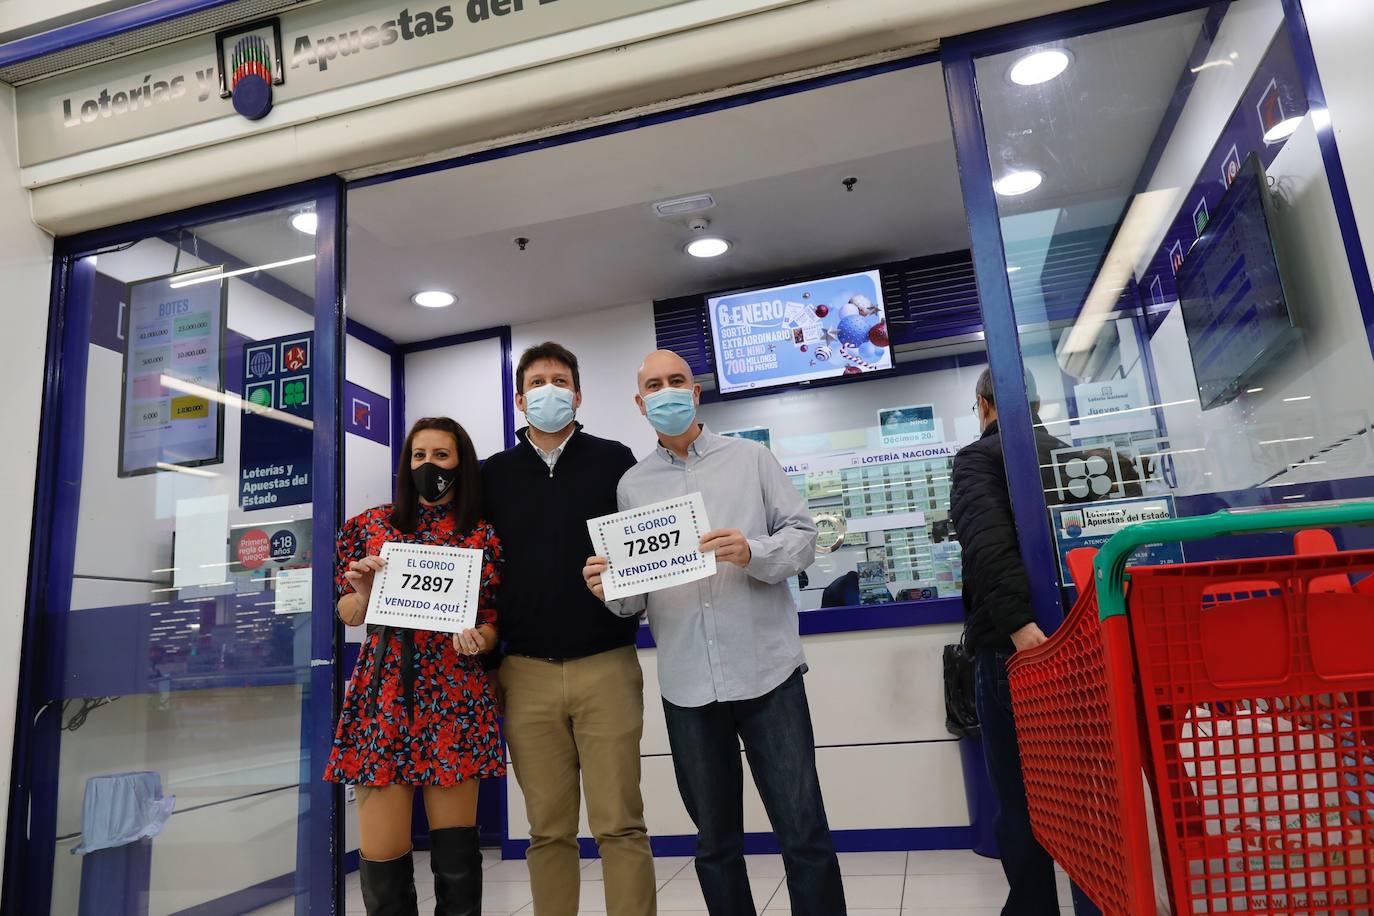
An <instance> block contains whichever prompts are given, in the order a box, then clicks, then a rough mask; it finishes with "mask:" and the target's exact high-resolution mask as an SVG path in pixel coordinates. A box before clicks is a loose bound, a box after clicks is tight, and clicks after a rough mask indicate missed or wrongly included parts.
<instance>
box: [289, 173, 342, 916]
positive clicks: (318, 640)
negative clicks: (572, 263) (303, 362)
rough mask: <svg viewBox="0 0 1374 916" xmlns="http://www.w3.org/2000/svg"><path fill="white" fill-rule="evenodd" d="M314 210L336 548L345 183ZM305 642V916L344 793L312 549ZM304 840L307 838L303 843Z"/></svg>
mask: <svg viewBox="0 0 1374 916" xmlns="http://www.w3.org/2000/svg"><path fill="white" fill-rule="evenodd" d="M320 191H321V193H320V195H319V197H318V198H317V199H316V202H315V212H316V213H318V214H319V231H318V232H317V233H316V235H315V254H316V258H315V366H314V370H315V371H314V385H315V392H316V395H315V397H316V401H315V403H316V405H317V406H316V409H315V417H314V421H315V435H314V457H313V461H312V474H313V477H314V480H313V482H312V487H311V490H312V497H313V504H314V505H313V508H314V521H313V525H312V537H313V538H314V543H315V544H320V545H324V544H333V543H334V541H335V537H336V534H337V532H338V530H339V503H340V500H341V488H342V485H343V473H342V470H343V468H342V463H343V451H344V450H343V448H341V443H342V439H343V436H342V433H341V431H340V430H341V427H340V422H339V420H340V406H341V405H340V400H341V399H340V397H339V394H340V387H341V383H342V378H343V363H342V355H343V346H344V329H343V321H342V315H343V279H342V277H343V240H344V237H345V229H346V222H345V213H344V205H345V200H344V188H343V182H341V181H338V180H334V181H331V182H329V183H328V184H327V185H326V186H324V187H322V188H321V189H320ZM311 566H312V568H313V569H314V578H313V604H314V608H315V610H314V611H313V612H312V613H311V619H310V623H311V634H310V643H311V648H310V675H309V679H310V680H309V688H308V689H309V693H308V695H307V697H306V701H305V703H303V704H302V710H301V715H302V723H303V730H302V734H301V750H302V760H301V805H302V812H301V833H299V834H298V835H297V836H298V838H297V854H298V856H302V857H304V860H303V864H304V866H305V867H304V868H303V869H302V868H298V869H297V872H296V886H297V888H298V889H299V890H301V891H304V893H303V894H302V895H300V896H298V897H297V903H296V911H297V912H298V913H302V914H304V913H308V912H310V909H311V902H312V901H321V902H323V901H331V902H337V901H339V900H342V899H343V878H342V875H341V874H340V872H339V868H338V865H339V860H338V852H339V850H340V848H341V846H342V840H343V834H342V819H341V818H340V817H339V812H340V810H341V809H342V801H343V789H342V788H341V787H340V786H338V785H336V784H334V783H327V782H325V781H324V778H323V777H324V765H325V763H326V761H327V760H328V759H329V752H330V750H331V748H332V747H333V743H334V742H333V737H334V724H335V722H336V721H337V717H338V712H339V703H340V697H341V693H340V691H339V677H340V674H339V659H338V655H339V653H338V651H337V650H338V648H339V646H340V645H341V643H342V642H343V628H342V625H341V623H340V621H339V619H338V617H337V616H336V615H335V614H334V555H333V551H332V550H320V549H316V550H315V552H314V554H313V560H312V563H311ZM301 837H307V838H308V839H307V840H306V841H305V842H301V839H300V838H301Z"/></svg>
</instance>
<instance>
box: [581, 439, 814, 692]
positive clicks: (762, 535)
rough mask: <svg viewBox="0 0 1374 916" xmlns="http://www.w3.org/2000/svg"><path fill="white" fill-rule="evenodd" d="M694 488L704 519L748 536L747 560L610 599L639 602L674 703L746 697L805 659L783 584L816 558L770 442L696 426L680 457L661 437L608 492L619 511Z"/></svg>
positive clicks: (622, 605) (809, 525)
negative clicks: (660, 587) (683, 581)
mask: <svg viewBox="0 0 1374 916" xmlns="http://www.w3.org/2000/svg"><path fill="white" fill-rule="evenodd" d="M696 492H700V493H701V495H702V499H703V501H704V502H705V504H706V516H707V519H708V520H709V522H710V525H711V527H712V528H737V529H739V530H740V531H741V532H742V533H743V534H744V536H745V538H746V539H747V540H748V541H749V551H750V554H751V558H750V560H749V564H748V566H746V567H744V568H741V567H739V566H737V565H735V564H733V563H719V564H718V565H717V567H716V574H715V575H714V576H712V577H710V578H709V579H701V580H698V581H696V582H689V583H686V584H684V585H677V586H673V587H672V588H666V589H663V590H661V591H657V592H651V593H649V594H648V595H638V596H635V597H632V598H624V599H620V600H618V601H611V602H608V604H609V606H610V608H611V609H612V610H613V611H615V612H616V613H618V614H622V615H624V616H632V615H636V614H639V613H640V612H641V611H643V610H644V609H645V608H646V607H647V609H648V612H649V613H648V617H649V629H650V630H651V631H652V632H653V634H654V642H655V643H657V645H658V679H659V688H660V690H661V691H662V693H663V698H664V699H666V700H667V701H668V702H670V703H672V704H674V705H675V706H704V705H706V704H708V703H715V702H725V701H733V700H749V699H754V698H755V697H760V696H763V695H764V694H765V693H768V692H769V691H770V690H772V689H773V688H775V687H777V686H778V685H779V684H781V683H782V682H783V681H785V680H786V679H787V678H788V677H789V676H791V674H792V672H793V671H796V670H797V669H798V668H805V666H806V656H805V655H804V653H803V652H802V644H801V636H800V635H799V633H798V631H797V605H796V602H795V601H793V599H792V593H791V590H790V589H789V588H788V585H787V580H788V579H789V578H790V577H792V576H795V575H797V574H798V573H799V572H801V571H802V570H804V569H806V568H807V567H808V566H810V565H811V564H812V562H814V561H815V558H816V524H815V522H814V521H812V519H811V513H810V512H808V511H807V508H806V502H805V500H803V499H802V495H801V493H800V492H798V490H797V488H796V487H794V486H793V485H792V482H791V481H790V480H788V478H787V475H786V474H785V473H784V472H783V469H782V466H781V465H780V464H778V460H777V459H776V458H774V457H773V453H772V452H770V451H769V450H768V449H766V448H764V447H763V446H762V445H759V444H758V443H757V442H752V441H749V440H747V439H737V438H732V437H728V436H718V435H716V434H715V433H713V432H711V431H710V430H708V429H706V428H705V427H704V426H703V427H702V428H701V433H700V435H699V436H698V437H697V438H696V440H695V441H693V442H692V444H691V446H690V448H689V449H688V452H687V459H686V460H685V461H684V460H683V459H682V458H680V457H678V456H677V455H676V454H674V453H673V452H672V451H670V450H668V449H666V448H663V447H661V446H660V447H659V448H657V449H655V450H654V452H653V453H652V454H650V455H648V456H647V457H646V458H644V459H643V460H642V461H640V462H639V464H637V465H635V466H634V467H633V468H631V469H630V470H629V471H628V472H627V473H626V474H625V476H624V477H623V478H622V479H621V481H620V487H619V489H618V491H617V494H616V495H617V499H618V501H619V505H620V509H621V511H624V510H627V509H634V508H638V507H639V506H645V505H649V504H651V503H656V502H661V501H663V500H665V499H673V498H675V497H678V496H687V495H690V494H692V493H696Z"/></svg>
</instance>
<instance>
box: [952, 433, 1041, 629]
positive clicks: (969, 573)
mask: <svg viewBox="0 0 1374 916" xmlns="http://www.w3.org/2000/svg"><path fill="white" fill-rule="evenodd" d="M1035 424H1036V425H1035V450H1036V452H1037V453H1038V455H1039V459H1040V470H1041V479H1042V481H1043V482H1044V483H1043V485H1044V488H1045V490H1046V491H1047V492H1046V494H1045V495H1046V497H1047V499H1048V500H1049V501H1050V502H1054V501H1055V500H1054V499H1053V498H1052V494H1051V493H1050V492H1048V491H1050V490H1051V489H1052V481H1053V475H1052V474H1051V473H1050V472H1049V469H1048V468H1047V466H1048V465H1049V464H1050V463H1051V453H1052V452H1053V451H1054V450H1056V449H1061V448H1068V446H1067V445H1065V444H1064V443H1063V442H1061V441H1060V440H1058V439H1056V438H1055V437H1054V436H1052V435H1050V434H1049V432H1048V431H1047V430H1046V429H1045V428H1044V427H1043V426H1041V425H1040V418H1039V417H1036V418H1035ZM951 477H952V479H951V481H950V507H949V512H950V518H951V520H952V521H953V522H954V531H955V535H956V536H957V537H958V539H959V545H960V547H961V548H962V551H963V566H964V640H965V642H966V644H967V646H968V649H969V651H970V652H976V651H977V650H978V649H981V648H985V647H988V646H993V647H996V648H1005V649H1011V648H1012V643H1011V638H1010V637H1011V634H1012V633H1015V632H1016V631H1017V630H1019V629H1021V628H1022V627H1024V626H1025V625H1026V624H1028V623H1035V613H1034V612H1033V611H1032V610H1031V602H1030V579H1029V577H1028V576H1027V574H1026V567H1025V565H1024V564H1023V563H1022V562H1021V549H1020V544H1019V542H1018V540H1017V537H1016V523H1015V521H1014V520H1013V519H1012V514H1011V496H1010V494H1009V493H1008V491H1007V471H1006V465H1005V464H1004V463H1003V460H1002V435H1001V433H1000V432H998V428H997V423H996V421H993V422H992V423H990V424H989V425H988V428H987V429H986V430H984V432H983V435H982V438H980V439H979V440H978V441H977V442H974V443H972V444H970V445H966V446H964V447H963V448H962V449H960V450H959V454H957V455H955V456H954V470H953V472H952V474H951ZM1046 574H1048V575H1057V572H1056V571H1054V570H1046Z"/></svg>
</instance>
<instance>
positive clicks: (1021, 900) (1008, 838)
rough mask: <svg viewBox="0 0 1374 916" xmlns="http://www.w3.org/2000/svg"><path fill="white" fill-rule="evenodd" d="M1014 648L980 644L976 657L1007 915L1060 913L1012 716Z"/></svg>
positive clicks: (977, 694)
mask: <svg viewBox="0 0 1374 916" xmlns="http://www.w3.org/2000/svg"><path fill="white" fill-rule="evenodd" d="M1009 658H1011V653H1010V652H1005V651H1002V650H1000V649H986V648H985V649H980V650H978V655H977V656H976V657H975V659H974V662H973V667H974V699H975V702H976V703H977V705H978V722H979V724H980V725H981V726H982V734H983V756H984V758H985V759H986V760H987V767H988V776H989V777H990V778H991V779H992V787H993V790H994V791H995V792H996V793H997V800H998V802H999V803H1000V804H1001V807H1002V810H1001V812H1000V813H999V814H998V815H997V825H996V832H997V845H998V846H999V847H1000V849H1001V853H1002V870H1003V871H1004V872H1006V874H1007V883H1008V884H1009V885H1011V892H1010V893H1009V894H1008V895H1007V902H1006V905H1005V906H1003V907H1002V916H1059V892H1058V889H1057V888H1056V887H1055V878H1054V860H1053V859H1052V858H1050V854H1049V853H1048V852H1046V851H1045V849H1044V847H1043V846H1041V845H1040V843H1039V842H1038V841H1037V840H1036V839H1035V837H1034V836H1033V835H1032V834H1031V821H1030V809H1029V808H1028V807H1027V804H1026V781H1025V778H1024V777H1023V776H1022V775H1021V749H1020V748H1019V747H1018V746H1017V744H1016V723H1015V721H1014V720H1013V719H1012V716H1011V686H1010V685H1009V684H1008V683H1007V660H1008V659H1009Z"/></svg>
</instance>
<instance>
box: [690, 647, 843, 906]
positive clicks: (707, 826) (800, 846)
mask: <svg viewBox="0 0 1374 916" xmlns="http://www.w3.org/2000/svg"><path fill="white" fill-rule="evenodd" d="M663 711H664V714H665V716H666V717H667V721H668V743H669V745H670V746H671V748H672V751H673V769H674V770H675V771H676V773H677V786H678V791H679V792H681V793H682V802H683V804H684V805H686V806H687V813H688V814H690V815H691V816H692V822H693V823H694V824H696V826H697V860H696V865H697V878H698V880H700V882H701V891H702V894H703V895H704V896H705V898H706V908H707V910H709V911H710V913H711V916H755V913H756V910H755V909H754V898H753V895H752V894H751V893H750V891H749V880H748V875H747V874H746V873H745V870H744V769H743V766H742V764H741V763H740V754H739V742H740V740H741V739H742V740H743V741H744V753H745V756H747V757H748V758H749V769H750V771H752V773H753V775H754V785H755V786H757V787H758V790H759V796H760V797H761V798H762V799H763V806H764V808H765V809H766V810H767V811H768V820H769V822H771V823H772V825H773V832H774V833H775V834H776V835H777V838H778V845H779V846H780V847H781V848H782V860H783V864H784V866H785V867H786V869H787V893H788V895H789V896H790V897H791V900H792V912H793V913H794V914H795V916H844V914H845V912H846V910H845V903H844V886H843V885H842V884H841V882H840V863H839V860H838V859H837V858H836V857H835V844H834V842H833V841H832V840H831V838H830V824H829V822H828V821H827V820H826V817H825V804H824V803H823V802H822V801H821V787H820V782H819V780H818V779H817V777H816V741H815V737H814V736H813V735H812V732H811V710H810V707H808V706H807V703H806V686H805V685H804V684H803V683H802V673H801V669H798V670H797V671H795V672H793V674H792V676H791V677H789V678H788V679H787V680H786V681H784V682H783V683H782V684H780V685H779V686H777V687H775V688H774V689H773V690H771V691H769V692H768V693H766V694H764V695H763V696H761V697H758V698H756V699H753V700H740V701H737V702H730V703H709V704H707V705H706V706H695V707H685V706H674V705H673V704H672V703H669V702H668V701H667V700H664V701H663Z"/></svg>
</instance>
